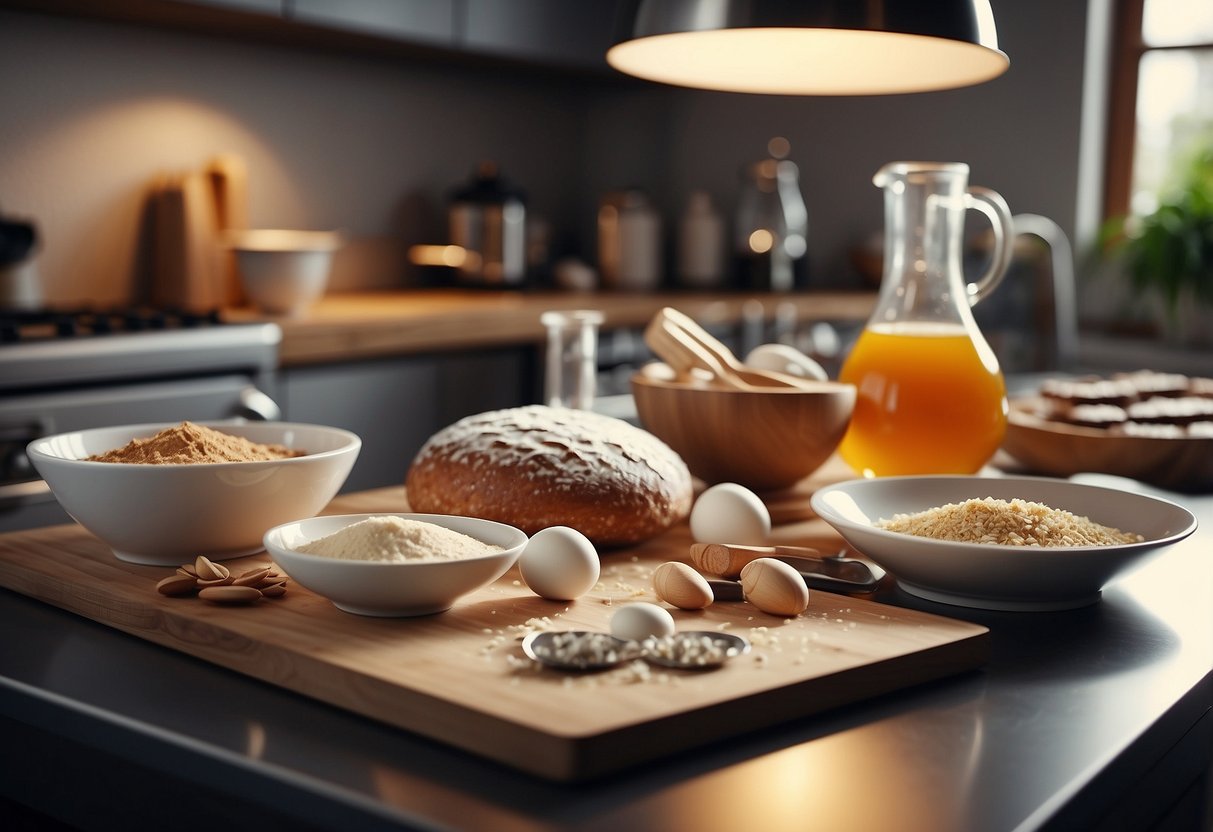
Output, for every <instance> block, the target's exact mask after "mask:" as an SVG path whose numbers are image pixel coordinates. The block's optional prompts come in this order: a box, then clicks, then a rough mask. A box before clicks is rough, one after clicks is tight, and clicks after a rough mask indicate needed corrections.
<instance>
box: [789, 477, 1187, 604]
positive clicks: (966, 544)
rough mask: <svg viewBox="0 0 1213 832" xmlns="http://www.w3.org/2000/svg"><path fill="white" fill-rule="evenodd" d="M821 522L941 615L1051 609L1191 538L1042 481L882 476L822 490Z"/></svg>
mask: <svg viewBox="0 0 1213 832" xmlns="http://www.w3.org/2000/svg"><path fill="white" fill-rule="evenodd" d="M811 502H812V507H813V510H814V511H815V512H816V513H817V515H818V516H819V517H821V518H822V519H823V520H825V521H826V522H827V523H829V524H830V525H831V526H833V527H834V528H835V529H836V530H837V531H838V532H839V533H840V534H841V535H842V536H843V537H844V538H845V539H846V540H847V542H848V543H849V544H851V546H853V547H854V548H855V549H857V550H858V551H859V552H861V553H862V554H863V555H865V556H867V557H868V558H870V559H871V560H873V561H875V562H876V563H878V564H879V565H881V566H882V567H884V568H885V569H886V570H888V572H889V573H891V574H892V575H894V576H895V577H896V580H897V584H898V586H900V587H901V588H902V589H903V590H905V591H906V592H908V593H910V594H911V595H915V596H918V597H921V598H925V599H928V600H931V601H938V602H941V603H945V604H955V605H959V606H965V607H977V608H982V609H996V610H1023V611H1031V610H1059V609H1070V608H1074V607H1080V606H1085V605H1087V604H1092V603H1094V602H1096V601H1098V600H1099V598H1100V597H1101V593H1102V591H1103V588H1104V587H1105V586H1107V585H1108V584H1109V583H1111V582H1112V581H1113V580H1114V579H1116V578H1118V577H1120V576H1121V575H1123V574H1124V573H1126V572H1128V571H1129V570H1130V569H1133V568H1135V567H1136V566H1139V565H1140V564H1141V563H1142V562H1144V561H1145V560H1146V559H1147V558H1149V557H1151V556H1153V555H1156V554H1157V553H1159V552H1160V551H1162V550H1163V549H1164V548H1166V547H1167V546H1170V545H1172V544H1174V543H1177V542H1178V541H1180V540H1182V539H1183V538H1185V537H1187V536H1188V535H1190V534H1191V533H1192V532H1193V531H1195V530H1196V518H1195V517H1194V516H1193V514H1192V513H1191V512H1190V511H1188V510H1187V509H1185V508H1183V507H1182V506H1179V505H1176V504H1175V503H1172V502H1170V501H1168V500H1164V499H1160V498H1157V497H1151V496H1146V495H1144V494H1137V493H1134V492H1130V491H1122V490H1119V489H1115V488H1105V487H1101V486H1095V485H1086V484H1081V483H1075V482H1070V481H1068V480H1060V479H1051V478H1047V477H960V476H955V477H953V476H925V477H882V478H876V479H865V480H852V481H849V482H844V483H839V484H838V485H834V486H830V487H827V488H823V489H821V490H819V491H817V492H816V493H815V494H814V495H813V497H812V501H811Z"/></svg>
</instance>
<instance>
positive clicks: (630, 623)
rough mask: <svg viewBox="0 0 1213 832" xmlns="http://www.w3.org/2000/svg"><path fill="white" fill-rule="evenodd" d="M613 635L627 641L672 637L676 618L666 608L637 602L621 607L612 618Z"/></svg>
mask: <svg viewBox="0 0 1213 832" xmlns="http://www.w3.org/2000/svg"><path fill="white" fill-rule="evenodd" d="M611 635H613V636H614V637H615V638H622V639H624V640H626V641H644V640H645V639H646V638H648V637H649V636H656V637H657V638H664V637H665V636H672V635H674V616H672V615H670V613H669V611H668V610H667V609H666V608H665V607H659V606H657V605H656V604H649V603H646V602H644V601H637V602H636V603H634V604H628V605H627V606H624V607H620V608H619V609H618V610H616V611H615V614H614V615H612V616H611Z"/></svg>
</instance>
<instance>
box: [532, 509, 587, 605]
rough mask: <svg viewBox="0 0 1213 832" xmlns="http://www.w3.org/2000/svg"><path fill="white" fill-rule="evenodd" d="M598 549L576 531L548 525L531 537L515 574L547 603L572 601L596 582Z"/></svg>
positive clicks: (566, 527)
mask: <svg viewBox="0 0 1213 832" xmlns="http://www.w3.org/2000/svg"><path fill="white" fill-rule="evenodd" d="M601 568H602V567H601V564H600V562H599V560H598V550H596V549H595V548H594V544H593V543H591V542H590V541H589V539H588V538H587V537H586V536H585V535H583V534H582V533H581V532H579V531H577V530H576V529H570V528H569V527H568V526H552V527H550V528H547V529H542V530H540V531H538V532H535V534H533V535H531V539H530V540H529V541H528V542H527V544H526V548H525V549H523V550H522V555H521V556H520V557H519V558H518V571H520V572H521V573H522V580H523V581H525V582H526V585H527V586H528V587H529V588H530V590H531V591H532V592H534V593H535V594H536V595H538V596H540V597H541V598H547V599H548V600H549V601H572V600H573V599H574V598H579V597H581V596H582V595H585V594H586V593H587V592H589V591H590V590H591V589H593V587H594V584H596V583H598V575H599V572H600V571H601Z"/></svg>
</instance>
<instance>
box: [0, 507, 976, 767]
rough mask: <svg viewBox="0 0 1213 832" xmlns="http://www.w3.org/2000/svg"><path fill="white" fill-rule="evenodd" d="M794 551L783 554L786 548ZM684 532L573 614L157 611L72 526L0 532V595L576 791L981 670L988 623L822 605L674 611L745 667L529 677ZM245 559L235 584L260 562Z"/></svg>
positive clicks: (478, 596)
mask: <svg viewBox="0 0 1213 832" xmlns="http://www.w3.org/2000/svg"><path fill="white" fill-rule="evenodd" d="M402 510H406V506H405V498H404V492H403V489H401V488H393V489H380V490H377V491H372V492H365V493H362V494H356V495H347V496H345V497H341V498H338V500H336V501H334V503H333V505H331V506H330V508H329V512H328V513H347V512H350V513H352V512H364V511H365V512H386V511H402ZM783 542H787V541H783ZM689 543H690V535H689V532H688V530H687V529H686V528H685V527H679V528H676V529H674V530H672V531H671V532H669V533H668V534H666V535H664V536H662V537H660V538H658V539H656V540H653V541H650V542H648V543H646V544H644V545H641V546H638V547H635V548H633V549H628V550H623V551H616V552H607V553H604V555H603V577H602V580H601V581H600V583H599V585H598V586H597V587H596V588H595V589H594V590H593V591H592V592H591V593H590V594H589V595H587V596H584V597H582V598H581V599H579V600H577V601H576V602H572V603H556V602H551V601H545V600H543V599H541V598H538V597H536V596H535V595H533V594H531V593H530V592H529V591H528V590H527V589H526V588H525V587H524V586H522V585H521V583H520V581H519V577H518V573H517V570H516V569H514V570H511V571H510V572H508V573H507V574H506V575H505V576H504V577H503V578H502V579H501V580H499V581H498V582H496V583H495V584H493V585H491V586H489V587H487V588H485V589H483V590H481V591H479V592H477V593H474V594H472V595H470V596H467V597H465V598H464V599H462V600H461V601H460V602H459V603H457V604H456V606H455V607H454V608H453V609H451V610H450V611H448V612H446V613H443V614H440V615H435V616H429V617H425V618H413V619H373V618H363V617H359V616H355V615H350V614H347V613H343V612H341V611H339V610H337V609H336V608H335V607H333V605H332V604H330V603H329V602H328V601H327V600H325V599H324V598H322V597H319V596H317V595H314V594H313V593H311V592H309V591H308V590H306V589H304V588H303V587H300V586H298V585H297V584H291V585H290V587H289V590H288V592H287V594H286V595H285V596H283V597H282V598H278V599H263V600H261V601H259V602H257V603H256V604H255V605H252V606H248V607H220V606H214V605H210V604H207V603H206V602H204V601H201V600H199V599H198V598H196V597H189V598H167V597H164V596H161V595H159V594H157V593H156V591H155V584H156V582H157V581H158V580H159V579H160V578H162V577H164V576H166V575H169V574H171V573H172V571H173V570H171V569H169V568H167V567H152V566H136V565H132V564H127V563H123V562H121V561H118V560H116V559H115V558H114V556H113V555H112V554H111V552H110V551H109V549H108V548H107V547H106V546H105V545H104V544H102V543H101V542H100V541H98V540H97V539H96V538H94V537H93V536H92V535H91V534H89V533H88V532H86V531H85V530H84V529H82V528H81V527H79V526H76V525H66V526H55V527H51V528H46V529H37V530H33V531H24V532H13V533H9V534H5V535H0V586H4V587H7V588H9V589H11V590H15V591H17V592H20V593H23V594H25V595H29V596H31V597H34V598H38V599H41V600H43V601H46V602H48V603H50V604H54V605H56V606H59V607H62V608H64V609H67V610H71V611H72V612H75V613H78V614H80V615H83V616H85V617H87V618H90V619H93V620H95V621H98V622H100V623H102V624H106V625H109V626H112V627H116V628H117V629H120V630H123V631H125V632H127V633H130V634H132V635H136V636H139V637H141V638H145V639H148V640H149V641H153V642H156V643H157V644H162V645H165V646H168V647H171V648H174V649H177V650H181V651H183V652H185V653H188V654H190V655H192V656H196V657H199V658H201V659H205V660H207V661H210V662H213V663H214V664H217V665H220V666H222V667H225V668H229V669H231V670H235V671H238V672H240V673H245V674H247V675H249V676H253V677H255V678H257V679H261V680H263V681H266V682H270V683H272V684H275V685H279V686H281V687H283V688H286V689H288V690H291V691H294V692H296V693H300V694H303V695H305V696H310V697H314V698H316V699H319V700H321V701H323V702H327V703H329V704H331V705H335V706H337V707H340V708H345V709H347V710H350V711H353V712H355V713H358V714H362V715H364V716H368V717H371V718H373V719H377V720H381V721H383V722H385V723H388V724H390V725H394V726H397V727H400V728H404V729H406V730H409V731H414V732H417V733H419V734H423V735H425V736H427V737H430V738H433V739H436V740H439V741H442V742H446V743H449V744H451V745H454V746H457V747H459V748H462V749H465V750H467V751H471V752H474V753H476V754H480V755H484V756H486V757H489V758H491V759H494V760H497V761H499V762H501V763H504V764H506V765H508V766H512V767H515V768H518V769H522V770H524V771H527V772H530V773H532V774H535V775H538V776H541V777H545V778H550V779H554V780H581V779H587V778H591V777H596V776H599V775H603V774H607V773H610V772H614V771H618V770H620V769H624V768H626V767H629V766H633V765H636V764H639V763H643V762H646V761H649V760H653V759H656V758H659V757H662V756H665V755H668V754H671V753H674V752H678V751H684V750H687V749H690V748H693V747H696V746H699V745H703V744H707V743H709V742H713V741H716V740H720V739H723V738H726V737H729V736H736V735H739V734H742V733H744V732H747V731H751V730H755V729H759V728H764V727H768V726H771V725H775V724H778V723H780V722H782V721H786V720H789V719H793V718H797V717H804V716H806V715H809V714H814V713H818V712H821V711H824V710H826V709H829V708H832V707H836V706H838V705H842V704H845V703H850V702H855V701H858V700H862V699H865V698H868V697H872V696H876V695H879V694H883V693H887V692H889V691H893V690H897V689H901V688H905V687H908V686H911V685H915V684H918V683H921V682H925V681H928V680H932V679H937V678H940V677H943V676H947V675H949V674H954V673H958V672H960V671H964V670H968V669H971V668H975V667H978V666H979V665H980V664H981V663H982V662H983V661H984V660H985V656H986V652H987V636H988V631H987V630H986V628H984V627H980V626H977V625H974V624H969V623H966V622H961V621H954V620H951V619H947V618H941V617H939V616H933V615H928V614H925V613H921V612H917V611H913V610H905V609H900V608H897V607H891V606H887V605H882V604H877V603H874V602H872V601H867V600H863V599H860V598H850V597H846V596H840V595H833V594H829V593H826V592H819V591H814V592H813V593H812V598H811V605H810V607H809V609H808V611H807V612H805V613H804V614H803V615H802V616H800V617H799V618H796V619H792V620H785V619H782V618H778V617H774V616H769V615H766V614H764V613H762V612H759V611H758V610H757V609H755V608H754V607H752V606H750V605H749V604H746V603H723V602H718V603H716V604H714V605H712V606H711V607H709V608H708V609H707V610H704V611H701V612H683V611H679V610H673V613H674V617H675V619H676V620H677V622H678V625H679V628H680V629H700V630H713V629H727V630H728V631H729V632H732V633H738V634H741V635H744V636H746V637H748V638H750V640H751V641H752V643H753V650H752V652H751V654H750V655H748V656H744V657H741V658H739V659H736V660H734V661H733V662H731V663H729V664H728V665H726V666H725V667H723V668H721V669H719V670H714V671H707V672H702V671H701V672H692V671H669V670H663V669H659V668H651V669H649V672H648V673H647V675H646V674H644V673H642V672H640V671H641V670H644V669H647V665H641V666H640V668H634V667H625V668H621V669H615V670H610V671H606V672H604V673H598V674H585V675H566V674H562V673H559V672H556V671H551V670H541V669H537V668H535V667H532V666H531V665H530V663H529V662H527V661H526V660H525V659H524V658H523V657H522V653H521V651H520V649H519V646H518V642H519V640H520V637H521V635H522V634H524V633H525V632H528V631H529V630H530V629H532V628H535V627H539V628H545V629H591V630H606V629H608V622H609V619H610V616H611V613H612V612H613V611H614V610H616V609H618V608H619V606H620V605H622V604H624V603H627V602H629V601H633V600H648V601H655V600H656V599H655V597H654V596H653V594H652V590H651V587H650V583H649V575H650V573H651V571H652V569H653V567H654V566H656V565H657V564H658V563H661V562H663V561H666V560H675V559H677V560H684V559H685V557H686V554H687V549H688V545H689ZM267 562H268V556H266V555H264V554H262V555H254V556H252V557H248V558H242V559H239V560H236V561H229V562H228V565H229V566H230V567H231V568H232V570H233V571H236V570H244V569H247V568H251V567H252V566H253V565H254V564H258V563H267Z"/></svg>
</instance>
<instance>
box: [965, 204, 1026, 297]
mask: <svg viewBox="0 0 1213 832" xmlns="http://www.w3.org/2000/svg"><path fill="white" fill-rule="evenodd" d="M965 207H967V208H972V209H974V210H977V211H981V212H982V213H983V214H985V215H986V217H988V218H989V220H990V227H991V228H993V229H994V257H993V260H992V262H991V263H990V267H989V268H988V269H986V273H985V274H983V275H982V276H981V277H979V278H978V279H977V280H976V281H974V282H972V283H970V284H968V285H967V286H966V287H965V291H966V292H967V294H968V296H969V305H970V306H975V305H977V303H978V301H980V300H982V299H984V298H985V297H986V295H988V294H990V292H993V291H994V289H995V288H996V287H997V286H998V284H999V283H1001V282H1002V278H1003V276H1004V275H1005V274H1006V273H1007V268H1008V267H1009V266H1010V265H1011V250H1012V247H1013V246H1014V244H1015V235H1014V234H1013V233H1012V229H1013V228H1014V226H1013V225H1012V224H1011V209H1010V208H1009V207H1007V201H1006V200H1005V199H1003V198H1002V195H1001V194H999V193H998V192H997V191H992V190H990V189H989V188H982V187H979V186H976V185H974V186H973V187H971V188H969V189H968V191H967V199H966V205H965Z"/></svg>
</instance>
